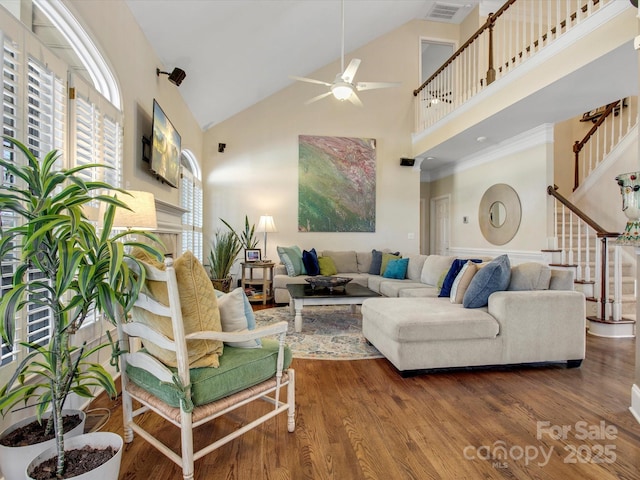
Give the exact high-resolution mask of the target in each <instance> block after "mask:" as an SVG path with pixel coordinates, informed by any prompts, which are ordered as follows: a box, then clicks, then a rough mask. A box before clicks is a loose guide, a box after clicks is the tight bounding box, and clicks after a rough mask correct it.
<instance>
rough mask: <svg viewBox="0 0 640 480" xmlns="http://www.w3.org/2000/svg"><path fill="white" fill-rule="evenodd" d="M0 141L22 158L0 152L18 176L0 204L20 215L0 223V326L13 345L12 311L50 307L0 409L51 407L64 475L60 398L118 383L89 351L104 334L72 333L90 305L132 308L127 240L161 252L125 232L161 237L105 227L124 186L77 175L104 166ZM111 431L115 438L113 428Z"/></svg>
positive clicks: (55, 473)
mask: <svg viewBox="0 0 640 480" xmlns="http://www.w3.org/2000/svg"><path fill="white" fill-rule="evenodd" d="M3 141H4V148H5V151H12V150H13V151H14V155H13V156H12V158H14V159H15V158H17V156H18V152H22V153H23V154H24V156H25V157H26V163H25V164H24V165H19V164H17V163H13V162H11V161H8V160H7V158H8V157H7V156H2V158H0V167H2V169H3V170H4V171H5V172H7V174H8V175H10V176H11V177H13V178H14V179H15V183H12V184H8V185H3V186H2V187H1V188H0V211H2V212H7V213H9V212H11V213H13V214H14V215H16V216H17V217H19V218H20V220H21V222H19V225H17V226H14V227H11V228H7V229H3V228H2V226H1V225H0V259H2V260H7V259H11V258H13V259H14V260H16V261H17V262H16V268H15V271H14V273H13V282H12V285H11V288H10V289H8V290H6V291H5V292H4V294H3V296H2V298H1V299H0V319H1V322H0V333H1V334H2V337H3V338H4V340H5V342H7V343H8V344H9V345H12V344H13V342H14V336H15V319H16V318H17V317H16V316H17V313H18V312H19V311H20V310H23V309H27V308H30V307H37V308H46V309H49V312H50V318H51V334H50V341H49V342H48V343H47V344H39V343H37V342H31V343H29V342H25V341H22V342H20V346H21V348H23V349H24V351H25V355H24V358H23V359H22V360H21V361H20V362H19V363H18V364H17V366H16V368H15V373H14V374H13V376H12V377H11V379H10V380H9V381H8V382H7V383H6V384H5V385H4V386H3V387H2V388H1V389H0V412H2V414H3V415H4V414H6V412H8V411H9V410H10V409H12V408H13V407H14V406H16V405H17V404H19V403H24V404H25V405H26V404H27V403H28V401H29V400H35V406H36V412H37V416H38V418H42V415H43V414H44V413H45V411H46V410H47V409H48V408H49V407H51V415H50V418H49V419H48V420H47V421H46V422H45V423H46V428H49V429H52V430H53V432H54V438H55V444H56V445H55V452H54V453H53V454H52V456H53V457H54V466H53V469H52V470H51V472H50V476H51V478H68V477H66V476H65V477H62V475H63V474H64V472H65V470H68V469H69V468H68V467H69V465H68V464H67V462H66V460H65V459H66V454H67V453H68V451H65V438H64V425H63V418H62V408H63V405H64V402H65V399H66V398H67V396H68V395H69V393H71V392H73V393H75V394H77V395H79V396H82V397H89V398H91V397H92V396H93V393H92V391H91V389H92V387H102V388H104V389H105V390H106V392H107V393H109V394H111V395H114V394H115V392H116V389H115V384H114V382H113V379H112V378H111V375H110V374H109V373H108V372H107V371H106V370H105V369H104V368H103V367H102V365H100V364H98V363H95V362H94V361H92V358H91V357H92V356H93V354H94V353H95V352H97V351H98V350H100V349H102V348H104V347H106V346H108V345H110V343H108V342H107V343H103V344H100V345H98V346H95V347H92V348H87V347H86V345H84V344H83V345H74V343H73V341H72V339H73V335H74V333H75V332H77V331H78V330H79V329H80V327H81V326H82V324H83V322H84V321H85V320H86V319H87V318H88V316H89V315H90V314H91V313H92V312H93V311H94V309H95V310H96V311H98V312H100V313H102V314H103V315H104V316H105V317H106V318H108V319H109V320H110V321H112V322H115V321H116V316H117V315H119V314H120V313H121V312H122V311H124V312H128V311H129V310H130V309H131V307H132V305H133V302H134V301H135V299H136V298H137V295H138V293H139V289H140V285H142V284H143V283H144V269H136V268H132V266H135V265H134V264H132V263H131V262H134V263H138V261H137V260H135V259H134V258H131V257H130V256H129V255H128V254H127V253H126V249H125V247H126V246H127V245H136V246H138V247H140V248H142V249H144V250H146V251H148V252H149V253H151V254H152V255H154V256H156V257H157V258H158V259H161V258H162V256H161V254H160V253H159V252H158V251H157V249H155V248H154V247H152V246H150V245H147V244H144V243H142V242H138V241H132V240H129V239H130V238H132V237H131V236H130V235H129V234H130V233H136V234H138V235H144V236H147V237H149V238H151V239H153V240H155V241H158V239H157V237H155V236H154V235H152V234H149V233H145V232H131V231H127V232H124V233H119V234H112V233H111V227H112V225H113V218H114V215H115V209H116V207H121V208H127V207H126V195H127V194H126V192H125V191H123V190H117V189H113V187H112V186H111V185H109V184H107V183H105V182H98V181H85V180H83V178H87V176H86V174H87V173H88V172H86V170H89V171H90V170H91V169H99V168H107V167H105V166H103V165H98V164H88V165H83V166H79V167H76V168H72V169H68V170H57V169H56V163H57V160H58V157H59V155H58V153H57V152H56V151H52V152H49V153H48V154H47V155H46V156H45V157H44V158H43V159H42V160H38V159H37V158H36V157H35V156H34V155H33V154H32V153H31V151H30V150H29V149H28V148H27V147H26V146H25V145H23V144H22V143H20V142H19V141H17V140H15V139H12V138H9V137H3ZM107 190H109V191H113V190H117V191H119V192H121V193H122V195H121V198H123V199H125V201H122V200H119V199H118V198H117V196H115V197H114V196H110V195H108V194H107V193H106V191H107ZM91 202H105V203H106V204H107V208H106V214H105V216H104V227H103V229H102V230H101V231H98V230H97V229H96V227H95V225H94V224H93V223H92V222H91V221H89V219H88V218H87V217H86V215H85V214H84V209H85V208H86V207H87V206H88V205H89V204H90V203H91ZM34 272H35V273H36V275H33V273H34ZM29 274H31V276H29ZM141 276H142V277H141ZM91 435H95V434H89V435H88V436H89V437H90V436H91ZM100 435H105V434H104V433H101V434H100ZM110 435H115V437H116V439H117V440H119V444H120V445H122V439H120V437H119V436H118V435H116V434H110ZM83 437H84V436H83ZM116 443H118V442H116ZM120 451H121V448H120ZM118 465H119V456H118ZM116 475H117V474H116ZM22 478H24V476H23V477H22ZM34 478H35V477H34ZM100 478H103V477H100ZM116 478H117V477H116Z"/></svg>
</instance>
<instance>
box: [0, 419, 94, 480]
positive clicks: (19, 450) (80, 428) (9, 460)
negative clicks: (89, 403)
mask: <svg viewBox="0 0 640 480" xmlns="http://www.w3.org/2000/svg"><path fill="white" fill-rule="evenodd" d="M62 414H63V415H80V420H81V421H80V424H79V425H77V426H76V427H75V428H73V429H71V430H69V431H68V432H65V434H64V438H65V441H66V439H68V438H71V437H75V436H78V435H82V434H83V433H84V424H85V420H86V418H87V417H86V415H85V413H84V412H83V411H82V410H63V411H62ZM50 415H51V413H50V412H49V413H45V414H44V415H43V418H44V419H45V420H46V419H47V418H49V416H50ZM35 421H36V416H35V415H34V416H31V417H28V418H25V419H23V420H20V421H19V422H17V423H15V424H13V425H11V426H10V427H8V428H7V429H5V430H4V431H3V432H2V433H0V438H4V437H5V436H6V435H8V434H10V433H11V432H13V431H14V430H17V429H18V428H21V427H24V426H25V425H29V424H30V423H31V422H35ZM55 444H56V439H55V438H52V439H51V440H46V441H44V442H40V443H36V444H34V445H25V446H22V447H8V446H5V445H0V470H1V471H2V474H3V475H4V479H5V480H24V472H25V468H27V465H29V462H30V461H31V460H33V459H34V457H35V456H36V455H38V454H39V453H40V452H43V451H44V450H47V449H48V448H50V447H52V446H53V447H55Z"/></svg>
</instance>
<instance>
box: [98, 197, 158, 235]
mask: <svg viewBox="0 0 640 480" xmlns="http://www.w3.org/2000/svg"><path fill="white" fill-rule="evenodd" d="M127 193H129V194H130V195H131V196H129V195H120V196H119V197H118V196H117V194H116V195H115V196H116V197H117V198H118V200H121V201H122V202H124V203H125V204H126V205H127V206H128V207H129V208H130V210H127V209H126V208H116V214H115V217H114V219H113V228H114V229H133V230H155V229H157V228H158V221H157V218H156V202H155V198H154V196H153V193H150V192H142V191H138V190H128V191H127ZM106 207H107V204H106V203H104V202H102V203H101V204H100V214H99V222H101V221H102V219H103V218H104V214H105V210H106Z"/></svg>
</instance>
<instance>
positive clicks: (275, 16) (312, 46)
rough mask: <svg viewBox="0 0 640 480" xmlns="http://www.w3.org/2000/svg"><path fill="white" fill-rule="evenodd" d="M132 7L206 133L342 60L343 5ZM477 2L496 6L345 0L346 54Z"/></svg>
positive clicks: (462, 12) (249, 0) (201, 2)
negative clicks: (440, 10) (181, 74)
mask: <svg viewBox="0 0 640 480" xmlns="http://www.w3.org/2000/svg"><path fill="white" fill-rule="evenodd" d="M126 1H127V4H128V5H129V8H130V9H131V11H132V12H133V15H134V16H135V18H136V20H137V22H138V23H139V25H140V27H141V28H142V30H143V32H144V34H145V35H146V37H147V39H148V40H149V42H150V43H151V45H152V47H153V48H154V50H155V52H156V54H157V55H158V57H159V58H160V60H161V62H162V63H163V65H159V67H161V68H163V69H164V70H166V71H171V70H172V69H173V68H174V67H180V68H182V69H183V70H185V72H186V73H187V77H186V79H185V80H184V81H183V82H182V85H181V86H180V94H181V95H182V96H183V98H184V99H185V101H186V103H187V105H188V106H189V108H190V109H191V111H192V112H193V114H194V116H195V118H196V120H197V122H198V123H199V124H200V126H201V127H202V128H203V129H206V128H208V127H209V126H212V125H214V124H216V123H219V122H221V121H223V120H225V119H227V118H229V117H231V116H233V115H234V114H236V113H238V112H240V111H242V110H244V109H246V108H247V107H249V106H251V105H253V104H255V103H256V102H258V101H260V100H262V99H264V98H266V97H268V96H270V95H272V94H273V93H275V92H277V91H279V90H281V89H282V88H284V87H286V86H288V85H289V84H291V83H292V82H293V80H291V79H290V78H289V75H298V76H308V75H309V74H311V73H312V72H314V71H315V70H317V69H319V68H321V67H324V66H325V65H327V64H329V63H331V62H333V61H335V60H336V59H339V58H340V50H341V26H342V25H341V2H340V0H181V1H158V0H126ZM502 1H503V0H502ZM479 3H482V4H490V5H492V6H493V5H495V4H496V0H442V1H437V2H436V1H435V0H346V2H345V7H344V9H345V53H348V52H350V51H352V50H355V49H357V48H360V47H361V46H363V45H365V44H367V43H368V42H370V41H372V40H373V39H375V38H377V37H379V36H381V35H383V34H385V33H387V32H390V31H392V30H394V29H396V28H398V27H399V26H401V25H403V24H405V23H406V22H408V21H410V20H413V19H416V18H422V19H425V18H429V19H430V20H432V19H433V15H434V14H435V12H434V8H435V7H438V6H442V5H444V6H453V7H454V8H456V9H459V11H458V13H457V14H456V16H455V17H454V18H453V19H452V20H450V21H451V22H452V23H459V22H460V21H462V19H463V18H464V17H465V16H466V15H467V14H468V13H469V12H470V11H471V10H472V8H473V6H474V5H476V4H479ZM497 3H501V1H498V2H497ZM336 73H337V72H336Z"/></svg>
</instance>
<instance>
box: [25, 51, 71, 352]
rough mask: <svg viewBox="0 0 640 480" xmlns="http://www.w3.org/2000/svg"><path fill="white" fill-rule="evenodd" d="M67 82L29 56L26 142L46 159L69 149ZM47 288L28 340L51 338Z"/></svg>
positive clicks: (32, 274)
mask: <svg viewBox="0 0 640 480" xmlns="http://www.w3.org/2000/svg"><path fill="white" fill-rule="evenodd" d="M66 113H67V96H66V82H65V81H63V80H62V79H61V78H60V77H59V76H57V75H56V74H55V73H54V72H52V71H51V70H50V69H49V68H48V67H46V66H45V65H43V64H42V63H41V62H40V61H38V60H36V59H34V58H31V57H29V58H28V60H27V118H26V121H27V128H26V145H27V146H28V147H29V149H30V150H31V152H32V153H33V154H34V155H35V156H36V158H38V159H39V160H42V159H43V158H44V157H45V155H46V154H47V153H48V152H50V151H51V150H54V149H56V150H58V151H60V152H61V153H63V152H64V149H65V139H66V134H67V132H66V121H67V115H66ZM64 162H65V159H64V155H61V156H60V160H59V161H58V164H57V167H58V168H63V167H64V166H65V163H64ZM28 277H29V281H33V280H39V279H41V278H42V274H41V273H40V272H36V271H33V270H29V272H28ZM44 295H47V291H46V290H44V289H43V290H41V291H39V292H38V291H36V292H34V293H32V294H31V295H30V296H29V298H28V300H29V307H28V315H27V334H26V340H27V342H33V343H38V344H39V345H45V344H47V343H48V342H49V339H50V338H51V311H50V309H49V308H47V307H43V306H40V305H38V304H37V299H38V297H40V296H44Z"/></svg>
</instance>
